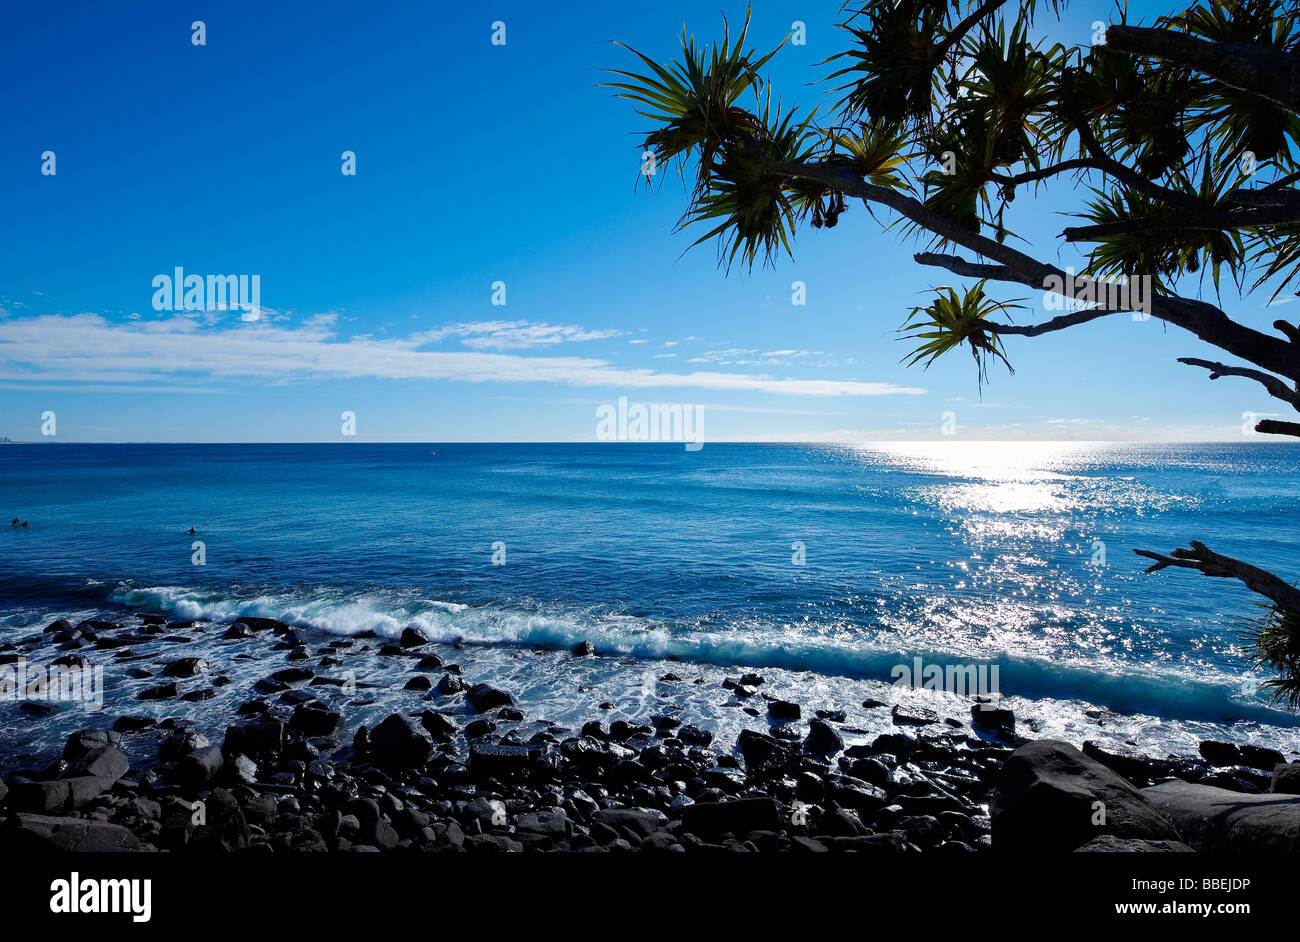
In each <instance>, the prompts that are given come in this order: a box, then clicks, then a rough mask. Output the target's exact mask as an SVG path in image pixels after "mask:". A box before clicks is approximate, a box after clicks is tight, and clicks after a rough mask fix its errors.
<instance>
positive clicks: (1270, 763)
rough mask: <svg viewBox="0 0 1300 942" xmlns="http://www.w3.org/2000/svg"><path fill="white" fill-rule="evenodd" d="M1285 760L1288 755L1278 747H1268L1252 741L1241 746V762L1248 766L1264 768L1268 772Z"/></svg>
mask: <svg viewBox="0 0 1300 942" xmlns="http://www.w3.org/2000/svg"><path fill="white" fill-rule="evenodd" d="M1285 761H1286V756H1284V755H1282V753H1280V752H1278V751H1277V750H1276V749H1267V748H1265V747H1263V746H1254V745H1251V744H1250V743H1246V744H1245V745H1243V746H1242V747H1241V764H1242V765H1244V766H1246V767H1247V768H1251V769H1263V770H1264V771H1266V772H1271V771H1273V769H1274V768H1276V767H1277V766H1278V765H1279V764H1281V763H1283V762H1285Z"/></svg>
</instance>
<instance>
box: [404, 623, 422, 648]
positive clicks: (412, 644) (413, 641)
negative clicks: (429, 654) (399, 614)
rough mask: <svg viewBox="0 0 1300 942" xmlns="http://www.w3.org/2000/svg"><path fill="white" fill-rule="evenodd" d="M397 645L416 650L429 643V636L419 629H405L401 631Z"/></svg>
mask: <svg viewBox="0 0 1300 942" xmlns="http://www.w3.org/2000/svg"><path fill="white" fill-rule="evenodd" d="M398 643H399V644H400V645H401V646H402V647H404V648H418V647H420V646H421V645H425V644H428V643H429V636H428V635H426V634H425V633H424V632H423V631H421V630H420V629H419V628H406V629H404V630H403V631H402V638H401V640H400V641H399V642H398Z"/></svg>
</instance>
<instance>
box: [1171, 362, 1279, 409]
mask: <svg viewBox="0 0 1300 942" xmlns="http://www.w3.org/2000/svg"><path fill="white" fill-rule="evenodd" d="M1178 362H1179V363H1186V364H1187V365H1188V366H1199V367H1201V368H1203V369H1207V370H1209V371H1210V379H1218V378H1219V377H1220V376H1242V377H1245V378H1246V379H1253V380H1254V381H1255V382H1257V383H1259V384H1260V385H1261V386H1263V387H1264V388H1265V389H1267V390H1268V394H1269V395H1270V396H1272V397H1273V398H1274V399H1281V400H1282V401H1283V402H1289V403H1290V404H1291V405H1293V406H1295V407H1296V408H1297V409H1300V392H1296V390H1295V389H1293V388H1290V387H1288V386H1287V384H1286V383H1284V382H1282V381H1281V380H1280V379H1278V378H1277V377H1276V376H1270V375H1269V374H1267V373H1263V372H1261V371H1259V370H1251V369H1247V368H1246V367H1242V366H1228V365H1226V364H1224V363H1216V362H1214V361H1213V360H1201V359H1198V358H1196V357H1179V358H1178Z"/></svg>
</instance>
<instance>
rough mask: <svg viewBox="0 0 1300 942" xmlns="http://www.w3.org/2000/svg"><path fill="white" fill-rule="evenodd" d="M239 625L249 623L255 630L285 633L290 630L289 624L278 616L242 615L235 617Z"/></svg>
mask: <svg viewBox="0 0 1300 942" xmlns="http://www.w3.org/2000/svg"><path fill="white" fill-rule="evenodd" d="M235 624H237V625H240V624H242V625H247V626H248V627H249V628H252V629H253V630H254V631H274V632H276V633H278V634H284V633H285V632H286V631H288V630H289V626H288V625H286V624H285V623H284V622H282V621H280V620H279V619H278V618H255V617H254V616H252V615H241V616H240V617H239V618H237V619H235Z"/></svg>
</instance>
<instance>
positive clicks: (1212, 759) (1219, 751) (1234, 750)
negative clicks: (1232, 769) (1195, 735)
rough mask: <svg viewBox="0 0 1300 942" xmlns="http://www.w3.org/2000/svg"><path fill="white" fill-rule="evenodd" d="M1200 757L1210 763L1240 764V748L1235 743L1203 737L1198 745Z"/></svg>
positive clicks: (1221, 764)
mask: <svg viewBox="0 0 1300 942" xmlns="http://www.w3.org/2000/svg"><path fill="white" fill-rule="evenodd" d="M1200 752H1201V757H1202V758H1204V759H1205V761H1206V762H1208V763H1210V765H1217V766H1229V765H1241V764H1242V763H1241V748H1240V747H1239V746H1237V745H1236V744H1235V743H1230V742H1219V741H1218V740H1215V739H1203V740H1201V745H1200Z"/></svg>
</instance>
